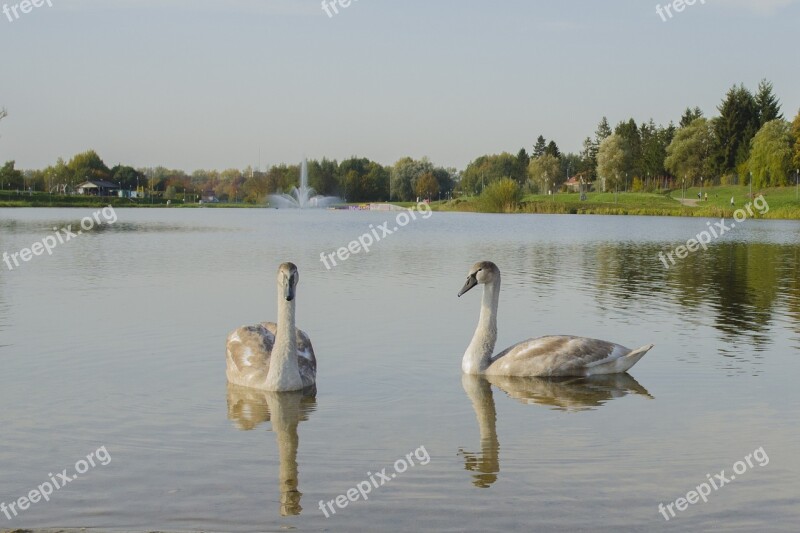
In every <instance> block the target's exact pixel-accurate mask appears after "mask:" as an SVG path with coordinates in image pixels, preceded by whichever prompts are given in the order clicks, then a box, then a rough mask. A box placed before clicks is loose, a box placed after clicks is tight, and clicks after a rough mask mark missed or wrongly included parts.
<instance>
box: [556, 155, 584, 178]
mask: <svg viewBox="0 0 800 533" xmlns="http://www.w3.org/2000/svg"><path fill="white" fill-rule="evenodd" d="M558 162H559V176H560V177H559V179H558V180H556V181H557V182H558V183H561V182H562V181H565V180H568V179H569V178H571V177H572V176H574V175H575V174H577V173H579V172H580V171H581V156H579V155H578V154H573V153H571V152H570V153H568V154H561V158H559V161H558ZM561 178H563V179H561Z"/></svg>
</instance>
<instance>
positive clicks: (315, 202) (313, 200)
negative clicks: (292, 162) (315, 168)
mask: <svg viewBox="0 0 800 533" xmlns="http://www.w3.org/2000/svg"><path fill="white" fill-rule="evenodd" d="M269 201H270V204H271V205H273V206H274V207H277V208H279V209H280V208H296V209H304V208H306V207H328V206H329V205H333V204H335V203H339V202H341V200H340V199H339V198H337V197H336V196H322V195H318V194H316V191H315V190H314V189H313V188H311V187H309V186H308V162H307V161H306V160H305V159H303V162H302V163H301V164H300V187H293V188H292V191H291V192H290V193H289V194H286V193H281V194H270V195H269Z"/></svg>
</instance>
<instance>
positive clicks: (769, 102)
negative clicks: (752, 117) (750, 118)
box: [755, 79, 783, 128]
mask: <svg viewBox="0 0 800 533" xmlns="http://www.w3.org/2000/svg"><path fill="white" fill-rule="evenodd" d="M755 99H756V108H757V109H758V127H759V128H761V127H762V126H764V124H766V123H767V122H770V121H772V120H776V119H782V118H783V113H781V103H780V101H779V100H778V98H777V97H776V96H775V94H773V92H772V83H771V82H769V81H767V80H766V79H764V80H761V82H760V83H759V84H758V90H757V91H756V96H755Z"/></svg>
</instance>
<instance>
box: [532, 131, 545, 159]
mask: <svg viewBox="0 0 800 533" xmlns="http://www.w3.org/2000/svg"><path fill="white" fill-rule="evenodd" d="M546 150H547V140H545V138H544V137H543V136H541V135H539V138H538V139H536V145H534V147H533V155H532V157H533V159H537V158H539V157H542V156H543V155H544V154H545V152H546Z"/></svg>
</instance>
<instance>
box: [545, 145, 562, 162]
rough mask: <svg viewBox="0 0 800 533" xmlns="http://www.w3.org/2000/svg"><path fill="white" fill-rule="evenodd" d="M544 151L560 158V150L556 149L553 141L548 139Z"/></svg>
mask: <svg viewBox="0 0 800 533" xmlns="http://www.w3.org/2000/svg"><path fill="white" fill-rule="evenodd" d="M544 153H545V154H547V155H552V156H553V157H555V158H556V159H560V158H561V151H560V150H559V149H558V145H557V144H556V142H555V141H550V142H549V143H547V148H545V150H544Z"/></svg>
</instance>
